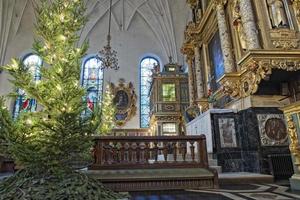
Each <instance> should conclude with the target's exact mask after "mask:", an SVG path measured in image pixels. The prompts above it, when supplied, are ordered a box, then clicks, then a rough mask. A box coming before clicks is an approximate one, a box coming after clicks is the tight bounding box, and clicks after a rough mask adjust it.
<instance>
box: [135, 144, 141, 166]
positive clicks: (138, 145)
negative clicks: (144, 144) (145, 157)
mask: <svg viewBox="0 0 300 200" xmlns="http://www.w3.org/2000/svg"><path fill="white" fill-rule="evenodd" d="M140 154H141V147H140V143H139V142H137V143H136V162H137V163H140V160H141V155H140Z"/></svg>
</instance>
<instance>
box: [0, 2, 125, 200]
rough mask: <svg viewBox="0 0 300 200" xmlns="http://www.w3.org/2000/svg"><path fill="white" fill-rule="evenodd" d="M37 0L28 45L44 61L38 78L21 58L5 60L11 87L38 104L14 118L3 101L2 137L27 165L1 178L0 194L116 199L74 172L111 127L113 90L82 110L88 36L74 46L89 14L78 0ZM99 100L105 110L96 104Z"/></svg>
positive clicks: (0, 112) (20, 162)
mask: <svg viewBox="0 0 300 200" xmlns="http://www.w3.org/2000/svg"><path fill="white" fill-rule="evenodd" d="M48 2H49V1H48V0H42V1H41V4H40V5H39V6H37V5H36V16H37V22H36V34H37V38H36V40H35V42H34V45H33V49H34V51H35V53H36V54H37V55H39V56H40V57H41V58H42V59H43V61H44V63H46V66H45V67H42V69H41V76H42V79H41V80H40V81H33V80H32V74H31V73H32V72H30V70H28V67H26V66H25V65H24V64H23V63H22V62H21V61H20V60H17V59H14V60H13V61H12V63H11V64H9V65H7V66H5V67H3V69H4V70H6V71H7V72H8V73H9V74H10V75H11V77H12V79H11V82H12V83H13V84H14V86H15V87H16V88H20V89H22V90H24V91H25V93H26V97H27V98H30V99H35V100H36V101H37V102H38V104H39V109H38V111H37V112H21V113H20V115H19V116H18V118H17V119H16V120H13V119H12V116H11V115H10V112H9V111H8V110H7V109H6V108H5V107H4V100H3V99H1V101H0V104H1V105H0V138H1V139H2V140H3V141H4V142H5V144H7V148H6V149H7V152H9V153H10V155H11V156H12V157H13V158H14V160H15V161H16V162H17V163H18V165H20V166H22V167H23V168H24V169H23V170H20V171H19V172H18V173H16V174H15V175H14V176H12V177H10V178H9V179H7V180H5V181H3V182H1V183H0V199H5V200H9V199H18V200H20V199H68V200H69V199H101V200H102V199H103V200H105V199H109V200H112V199H118V198H120V195H119V194H116V193H114V192H112V191H110V190H107V189H105V188H104V187H103V186H102V184H101V183H99V182H97V181H96V180H93V179H91V178H89V177H87V176H85V175H84V174H81V173H78V172H76V171H75V170H74V169H73V168H72V167H73V165H72V161H73V160H74V159H75V158H76V159H85V158H87V157H88V156H89V154H90V152H89V151H90V148H91V146H92V143H91V142H92V138H91V136H92V135H94V134H96V133H97V132H100V133H101V131H103V132H105V133H106V132H109V131H110V129H111V128H112V118H111V116H110V115H108V114H109V110H107V109H111V101H112V97H111V96H110V94H109V93H107V94H106V95H105V97H104V99H105V100H104V103H103V106H96V107H95V108H94V109H93V112H92V113H91V114H89V115H85V116H83V115H82V113H84V111H85V109H87V105H86V103H83V102H85V100H84V99H85V98H84V97H85V96H86V93H85V89H84V88H82V87H81V86H80V84H79V79H80V66H81V59H82V57H83V56H84V55H85V53H86V50H87V47H88V46H87V44H84V45H82V46H78V40H79V36H78V33H79V31H80V30H81V29H82V27H83V26H84V24H85V22H86V17H85V6H84V1H83V0H53V1H51V3H48ZM101 108H103V112H102V111H101V110H102V109H101Z"/></svg>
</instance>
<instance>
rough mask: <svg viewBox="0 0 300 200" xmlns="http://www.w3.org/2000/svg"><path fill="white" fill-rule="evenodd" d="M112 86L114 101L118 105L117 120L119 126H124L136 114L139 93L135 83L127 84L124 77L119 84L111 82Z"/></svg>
mask: <svg viewBox="0 0 300 200" xmlns="http://www.w3.org/2000/svg"><path fill="white" fill-rule="evenodd" d="M110 86H111V89H112V93H113V94H114V99H113V102H114V105H115V106H116V115H115V122H116V125H117V126H118V127H123V126H124V125H125V124H126V123H127V122H128V121H129V120H130V119H132V117H134V116H135V115H136V111H137V107H136V100H137V95H136V93H135V91H134V87H133V83H132V82H129V83H128V84H126V83H125V80H124V79H120V80H119V84H118V85H117V86H116V85H115V84H114V83H110Z"/></svg>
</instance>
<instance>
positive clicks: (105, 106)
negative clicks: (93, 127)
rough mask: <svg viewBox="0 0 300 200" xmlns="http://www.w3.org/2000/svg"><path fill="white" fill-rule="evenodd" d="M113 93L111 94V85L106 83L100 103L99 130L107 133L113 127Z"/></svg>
mask: <svg viewBox="0 0 300 200" xmlns="http://www.w3.org/2000/svg"><path fill="white" fill-rule="evenodd" d="M113 99H114V95H113V94H112V91H111V87H110V85H109V84H108V85H107V87H106V90H105V93H104V96H103V101H102V103H101V123H100V126H99V132H100V133H102V134H108V133H110V131H111V130H112V129H113V128H114V127H115V120H114V118H115V114H116V108H115V105H114V103H113Z"/></svg>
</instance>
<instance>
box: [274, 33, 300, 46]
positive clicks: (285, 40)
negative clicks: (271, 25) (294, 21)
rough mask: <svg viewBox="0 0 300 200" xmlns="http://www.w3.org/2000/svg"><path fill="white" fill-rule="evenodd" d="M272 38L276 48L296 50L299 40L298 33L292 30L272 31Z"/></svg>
mask: <svg viewBox="0 0 300 200" xmlns="http://www.w3.org/2000/svg"><path fill="white" fill-rule="evenodd" d="M270 38H271V41H272V44H273V46H274V47H275V48H280V49H296V48H297V47H298V42H299V39H298V38H297V35H296V31H293V30H290V29H273V30H270Z"/></svg>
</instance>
